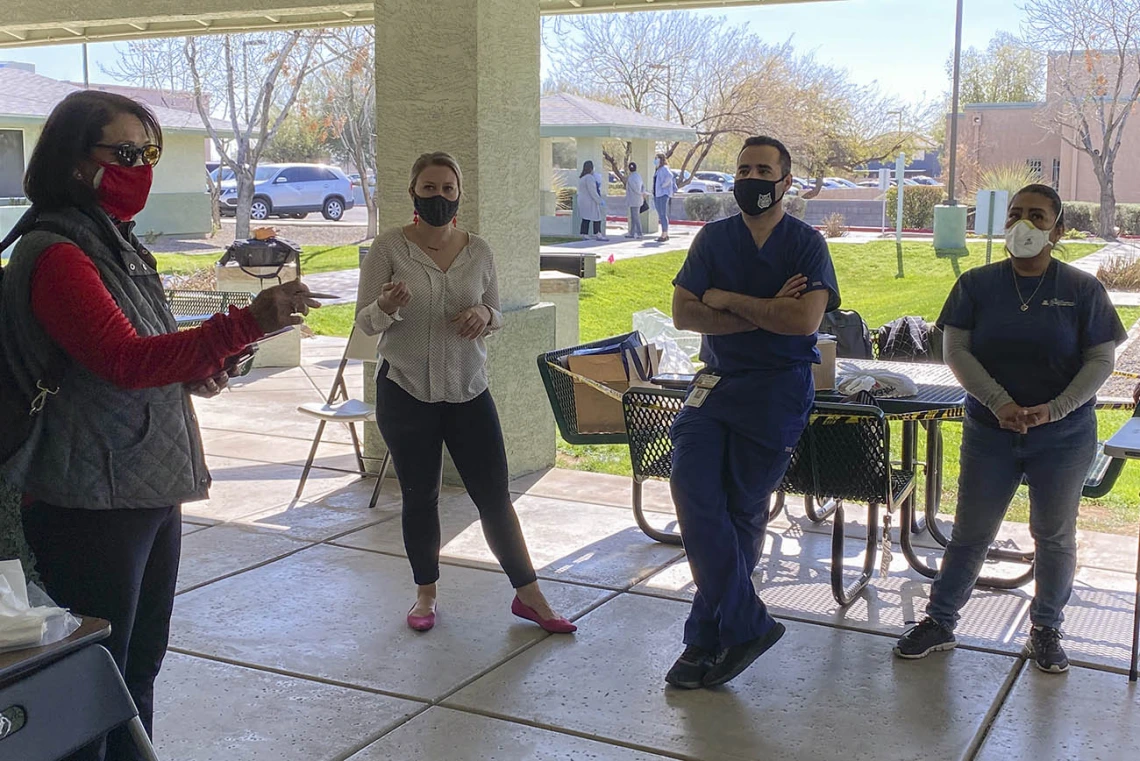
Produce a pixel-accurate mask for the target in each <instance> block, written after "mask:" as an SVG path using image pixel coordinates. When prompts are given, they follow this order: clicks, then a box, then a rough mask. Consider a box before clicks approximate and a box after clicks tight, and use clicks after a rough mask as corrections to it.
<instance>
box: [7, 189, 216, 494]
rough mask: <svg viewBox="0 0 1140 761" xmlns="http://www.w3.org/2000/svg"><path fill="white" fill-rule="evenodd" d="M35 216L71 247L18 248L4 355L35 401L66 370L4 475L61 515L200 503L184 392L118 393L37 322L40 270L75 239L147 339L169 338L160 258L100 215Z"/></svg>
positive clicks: (201, 465) (53, 239) (198, 449)
mask: <svg viewBox="0 0 1140 761" xmlns="http://www.w3.org/2000/svg"><path fill="white" fill-rule="evenodd" d="M40 218H41V219H43V220H45V221H50V222H51V223H52V224H53V226H54V227H55V228H57V229H59V230H60V231H61V232H66V233H67V238H66V239H65V238H61V237H60V236H59V235H56V234H53V233H49V232H44V231H33V232H30V233H28V234H27V235H25V236H24V237H22V238H21V239H20V240H19V242H18V243H17V244H16V247H15V249H14V251H13V253H12V258H11V262H10V263H9V265H8V266H7V267H6V268H5V271H4V279H3V289H4V292H3V299H0V338H2V340H0V347H2V349H0V350H3V351H4V352H5V357H4V359H5V361H6V362H8V363H9V365H10V366H11V368H12V371H13V374H14V376H15V379H16V383H17V384H18V385H19V386H20V387H21V388H20V390H21V391H22V392H23V393H24V394H25V395H26V396H27V397H28V398H31V397H34V396H35V395H36V393H37V391H36V382H37V380H39V379H40V378H41V377H43V376H44V373H45V369H46V368H50V367H53V362H54V363H57V364H55V366H58V363H60V362H62V363H63V367H64V370H63V372H62V374H61V375H60V378H59V392H58V393H57V394H55V395H53V396H49V397H47V399H46V401H45V404H44V408H43V412H41V413H40V415H39V416H38V417H37V421H36V423H35V427H34V429H33V431H32V435H31V436H30V437H29V438H28V440H27V441H26V442H24V444H23V446H22V447H21V448H20V449H19V450H18V451H17V452H16V454H15V455H14V456H13V457H12V458H11V459H9V460H8V461H7V462H6V463H3V465H2V466H0V475H2V476H3V477H4V478H6V479H7V480H8V481H9V482H10V483H12V484H14V485H16V486H18V487H20V488H22V489H23V491H24V492H25V493H27V494H30V495H32V496H33V497H35V498H36V499H38V500H42V501H44V502H47V503H49V504H52V505H56V506H58V507H71V508H85V509H92V510H107V509H119V508H149V507H166V506H170V505H178V504H181V503H182V502H187V501H193V500H197V499H203V498H205V497H206V495H207V490H208V489H209V486H210V476H209V473H208V472H207V470H206V460H205V456H204V453H203V449H202V438H201V434H200V433H199V432H198V424H197V418H196V417H195V415H194V408H193V405H192V404H191V401H190V396H189V394H188V393H187V392H186V390H185V388H184V387H183V386H182V384H180V383H176V384H172V385H169V386H163V387H161V388H141V389H127V388H120V387H118V386H115V385H113V384H112V383H110V382H109V381H106V380H103V379H102V378H100V377H98V376H96V375H95V374H94V373H92V372H90V371H88V370H87V369H86V368H84V367H82V366H81V365H79V364H78V363H76V362H73V361H70V360H69V359H66V358H63V359H61V358H60V357H61V354H62V352H61V350H60V349H59V347H58V346H56V344H55V343H54V342H53V341H52V340H51V339H50V338H49V337H48V335H47V334H46V333H45V332H44V331H43V329H42V328H41V327H40V324H39V322H38V321H37V320H36V319H35V317H34V316H33V314H32V307H31V281H32V275H33V273H34V272H35V267H36V261H37V260H38V259H39V256H40V254H42V253H43V252H44V250H45V249H47V248H48V247H49V246H51V245H53V244H55V243H61V242H66V240H70V241H73V242H74V243H76V244H77V245H78V246H79V247H80V248H81V249H83V251H84V252H85V253H86V254H87V255H88V256H89V257H91V260H92V261H93V262H94V263H95V266H96V267H97V268H98V269H99V274H100V276H101V277H102V279H103V284H104V285H105V286H106V287H107V290H108V291H110V293H111V296H112V297H114V299H115V302H116V303H117V304H118V305H119V307H120V308H121V309H122V310H123V313H124V314H125V315H126V316H127V319H128V320H130V321H131V324H132V325H134V327H135V329H136V330H137V331H138V333H139V335H140V336H157V335H161V334H164V333H173V332H174V331H176V330H177V325H176V323H175V321H174V317H173V316H172V315H171V313H170V309H169V308H168V307H167V305H166V297H165V294H164V292H163V288H162V281H161V280H160V278H159V276H158V274H157V273H156V272H155V269H154V258H153V257H152V256H151V254H150V252H148V251H147V250H146V249H145V248H143V247H142V246H141V245H140V244H139V242H138V240H137V239H136V238H135V237H134V235H133V234H131V233H129V232H128V234H127V235H128V238H126V239H125V238H124V237H123V235H122V234H120V231H119V230H118V229H116V228H115V226H114V225H113V224H112V223H111V220H110V219H109V218H108V217H107V216H106V215H105V214H103V213H102V212H99V211H94V212H91V213H89V214H88V213H84V212H82V211H79V210H78V209H68V210H64V211H61V212H51V213H45V214H42V215H41V216H40ZM83 317H84V316H83V315H81V314H76V315H75V319H77V320H82V319H83ZM53 358H54V359H53Z"/></svg>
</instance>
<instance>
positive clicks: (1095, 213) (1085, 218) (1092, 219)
mask: <svg viewBox="0 0 1140 761" xmlns="http://www.w3.org/2000/svg"><path fill="white" fill-rule="evenodd" d="M1010 200H1013V199H1010ZM1099 217H1100V204H1095V203H1084V202H1079V201H1070V202H1069V203H1067V204H1065V227H1067V228H1069V229H1070V230H1082V231H1084V232H1087V233H1095V232H1097V230H1098V229H1099V227H1100V223H1099V222H1098V221H1097V220H1098V219H1099Z"/></svg>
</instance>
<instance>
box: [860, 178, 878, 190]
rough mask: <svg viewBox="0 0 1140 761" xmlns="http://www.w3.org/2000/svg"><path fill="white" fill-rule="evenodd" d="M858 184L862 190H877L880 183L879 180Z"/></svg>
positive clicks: (864, 181)
mask: <svg viewBox="0 0 1140 761" xmlns="http://www.w3.org/2000/svg"><path fill="white" fill-rule="evenodd" d="M858 184H859V187H861V188H877V187H879V181H878V180H861V181H860V182H859V183H858Z"/></svg>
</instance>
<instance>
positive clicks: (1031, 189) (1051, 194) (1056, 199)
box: [1009, 182, 1065, 229]
mask: <svg viewBox="0 0 1140 761" xmlns="http://www.w3.org/2000/svg"><path fill="white" fill-rule="evenodd" d="M1024 193H1035V194H1037V195H1039V196H1045V197H1046V198H1048V199H1049V203H1050V204H1052V206H1053V213H1054V214H1056V215H1057V223H1056V224H1055V225H1054V226H1053V227H1054V229H1056V228H1058V227H1064V226H1065V204H1064V203H1063V202H1062V201H1061V195H1060V194H1059V193H1058V192H1057V191H1056V190H1054V189H1053V188H1052V187H1051V186H1049V185H1042V184H1041V183H1037V182H1035V183H1033V184H1032V185H1026V186H1025V187H1024V188H1022V189H1021V190H1019V191H1017V192H1016V193H1014V194H1013V198H1011V199H1009V205H1010V206H1011V207H1012V206H1013V202H1014V199H1016V198H1017V197H1018V196H1019V195H1022V194H1024Z"/></svg>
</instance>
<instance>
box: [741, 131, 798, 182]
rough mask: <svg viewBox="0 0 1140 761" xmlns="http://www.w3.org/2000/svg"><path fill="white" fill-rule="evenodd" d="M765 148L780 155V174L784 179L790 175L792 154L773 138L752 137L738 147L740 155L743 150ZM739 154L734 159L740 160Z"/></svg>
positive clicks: (763, 136) (765, 136) (764, 136)
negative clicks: (774, 150) (773, 150)
mask: <svg viewBox="0 0 1140 761" xmlns="http://www.w3.org/2000/svg"><path fill="white" fill-rule="evenodd" d="M758 145H759V146H767V147H768V148H775V149H776V152H777V153H779V154H780V172H781V173H782V174H783V176H784V177H787V176H788V175H789V174H791V173H792V154H791V153H790V152H789V151H788V149H787V147H786V146H785V145H784V144H783V143H781V142H780V141H779V140H777V139H776V138H774V137H768V136H767V135H754V136H753V137H750V138H748V139H747V140H745V141H744V145H742V146H741V147H740V153H744V151H745V149H747V148H752V147H753V146H758ZM740 153H738V154H736V158H737V159H739V158H740Z"/></svg>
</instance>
